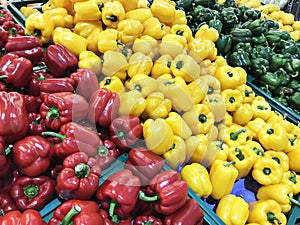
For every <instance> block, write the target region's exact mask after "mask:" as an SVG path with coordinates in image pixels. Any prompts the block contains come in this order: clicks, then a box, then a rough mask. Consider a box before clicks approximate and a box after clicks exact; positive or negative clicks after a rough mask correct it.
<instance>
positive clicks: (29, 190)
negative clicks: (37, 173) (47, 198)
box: [24, 185, 39, 198]
mask: <svg viewBox="0 0 300 225" xmlns="http://www.w3.org/2000/svg"><path fill="white" fill-rule="evenodd" d="M38 193H39V187H38V186H36V185H28V186H27V187H25V188H24V195H25V196H27V197H28V198H34V197H35V196H37V195H38Z"/></svg>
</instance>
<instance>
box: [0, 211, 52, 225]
mask: <svg viewBox="0 0 300 225" xmlns="http://www.w3.org/2000/svg"><path fill="white" fill-rule="evenodd" d="M0 224H1V225H47V223H46V222H45V221H44V220H43V218H42V216H41V214H40V213H39V211H37V210H34V209H27V210H26V211H24V212H20V211H17V210H13V211H10V212H8V213H6V214H5V215H4V216H3V217H0Z"/></svg>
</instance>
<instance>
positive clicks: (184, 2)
mask: <svg viewBox="0 0 300 225" xmlns="http://www.w3.org/2000/svg"><path fill="white" fill-rule="evenodd" d="M192 3H193V0H176V9H181V10H184V11H188V10H190V9H191V8H192Z"/></svg>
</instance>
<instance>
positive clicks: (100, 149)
mask: <svg viewBox="0 0 300 225" xmlns="http://www.w3.org/2000/svg"><path fill="white" fill-rule="evenodd" d="M97 154H98V155H99V156H101V157H105V156H107V155H108V149H107V148H106V147H105V146H103V145H101V146H99V147H98V148H97Z"/></svg>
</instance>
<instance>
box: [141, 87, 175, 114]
mask: <svg viewBox="0 0 300 225" xmlns="http://www.w3.org/2000/svg"><path fill="white" fill-rule="evenodd" d="M146 101H147V105H146V108H145V110H144V112H143V115H142V117H143V118H145V119H148V118H152V119H156V118H166V117H167V116H168V114H169V112H170V111H171V109H172V103H171V101H170V100H169V99H167V98H165V97H164V94H163V93H161V92H153V93H151V94H150V95H148V96H147V98H146Z"/></svg>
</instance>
